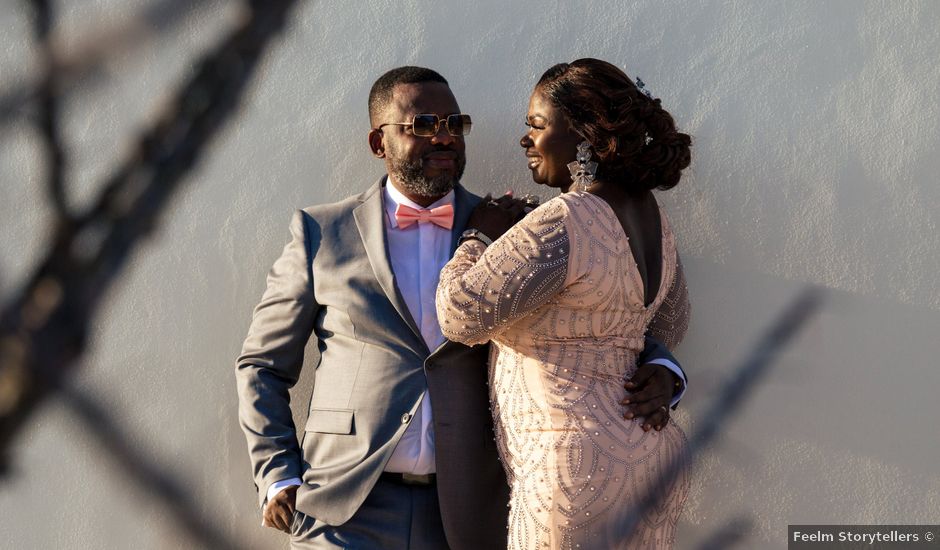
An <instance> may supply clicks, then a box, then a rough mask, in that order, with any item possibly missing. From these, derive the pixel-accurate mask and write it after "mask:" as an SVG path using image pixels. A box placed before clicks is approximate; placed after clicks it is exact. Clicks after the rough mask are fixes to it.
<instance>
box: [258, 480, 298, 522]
mask: <svg viewBox="0 0 940 550" xmlns="http://www.w3.org/2000/svg"><path fill="white" fill-rule="evenodd" d="M296 503H297V486H296V485H293V486H291V487H287V488H286V489H284V490H283V491H281V492H280V493H278V494H276V495H274V498H273V499H271V500H269V501H268V503H267V505H265V507H264V513H263V514H262V517H263V518H264V524H265V525H266V526H268V527H274V528H275V529H279V530H281V531H284V532H285V533H290V527H291V523H293V521H294V506H295V504H296Z"/></svg>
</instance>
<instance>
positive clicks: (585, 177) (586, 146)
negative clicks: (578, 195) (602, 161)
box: [568, 140, 597, 191]
mask: <svg viewBox="0 0 940 550" xmlns="http://www.w3.org/2000/svg"><path fill="white" fill-rule="evenodd" d="M575 158H576V159H578V160H575V161H572V162H569V163H568V170H569V171H570V172H571V180H572V181H574V185H575V190H577V191H587V189H588V187H590V186H591V183H593V182H594V174H595V173H597V163H596V162H594V161H592V160H591V144H590V143H588V142H587V141H586V140H585V141H582V142H581V143H579V144H578V154H577V155H576V156H575Z"/></svg>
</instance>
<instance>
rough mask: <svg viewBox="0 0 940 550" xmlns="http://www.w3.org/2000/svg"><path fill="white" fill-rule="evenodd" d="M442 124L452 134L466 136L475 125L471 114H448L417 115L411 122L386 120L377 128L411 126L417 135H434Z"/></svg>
mask: <svg viewBox="0 0 940 550" xmlns="http://www.w3.org/2000/svg"><path fill="white" fill-rule="evenodd" d="M441 124H443V125H444V127H445V128H447V133H448V134H450V135H452V136H465V135H467V134H469V133H470V128H471V127H472V126H473V122H471V120H470V115H463V114H460V115H447V118H440V117H438V116H437V115H415V116H414V118H413V119H412V120H411V122H386V123H385V124H381V125H379V127H378V128H376V130H381V129H382V127H383V126H410V127H411V133H412V134H414V135H416V136H420V137H433V136H436V135H437V132H438V130H440V128H441Z"/></svg>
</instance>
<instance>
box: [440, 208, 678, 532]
mask: <svg viewBox="0 0 940 550" xmlns="http://www.w3.org/2000/svg"><path fill="white" fill-rule="evenodd" d="M661 216H662V218H661V219H662V224H661V225H662V247H663V255H662V256H663V266H662V272H661V273H662V276H661V282H660V288H659V289H658V292H657V294H656V298H655V300H654V301H653V302H652V303H651V304H650V305H649V307H644V296H643V282H642V279H641V276H640V273H639V271H638V270H637V267H636V263H635V262H634V259H633V255H632V253H631V250H630V246H629V243H628V241H627V237H626V235H625V234H624V231H623V228H622V226H621V224H620V222H619V220H618V219H617V217H616V215H615V214H614V212H613V210H611V208H610V206H608V205H607V203H606V202H605V201H604V200H603V199H600V198H598V197H596V196H594V195H591V194H589V193H584V192H571V193H565V194H563V195H560V196H558V197H555V198H553V199H552V200H550V201H548V202H546V203H545V204H543V205H542V206H540V207H539V208H537V209H536V210H534V211H532V212H531V213H530V214H529V215H528V216H526V217H525V218H524V219H523V220H522V221H520V222H519V223H517V224H516V225H515V226H513V227H512V228H511V229H510V230H509V231H508V232H507V233H506V234H505V235H504V236H503V237H501V238H500V239H498V240H497V241H496V242H494V243H493V244H492V245H490V246H489V247H487V246H485V245H484V244H483V243H481V242H480V241H477V240H468V241H466V242H464V243H463V244H462V245H461V246H460V247H459V248H458V249H457V252H456V254H455V255H454V257H453V259H452V260H451V261H450V262H449V263H448V264H447V265H446V266H445V268H444V270H443V271H442V272H441V278H440V285H439V287H438V291H437V310H438V319H439V320H440V322H441V328H442V330H443V332H444V335H445V336H446V337H447V338H449V339H451V340H455V341H458V342H463V343H466V344H479V343H483V342H486V341H492V342H493V346H492V348H491V349H492V351H491V357H490V367H489V369H490V370H489V377H490V403H491V409H492V412H493V419H494V424H495V428H496V440H497V445H498V448H499V454H500V457H501V459H502V461H503V466H504V468H505V469H506V474H507V478H508V480H509V483H510V486H511V496H510V509H509V541H508V547H509V548H512V549H527V550H528V549H532V548H559V549H569V548H571V549H575V548H582V549H589V548H591V549H608V548H671V547H672V545H673V542H674V534H675V528H676V523H677V521H678V518H679V514H680V512H681V509H682V505H683V504H684V502H685V499H686V496H687V493H688V486H689V478H688V472H686V471H683V472H682V473H681V474H680V475H679V477H678V478H677V479H676V481H675V483H673V484H672V486H670V487H668V488H667V490H666V491H665V492H663V494H661V495H660V499H659V501H658V504H657V506H654V507H653V508H652V509H651V510H649V511H648V512H647V513H646V514H645V515H644V516H643V517H642V519H641V521H640V524H639V527H637V530H636V531H635V532H634V533H633V536H630V534H629V533H625V532H624V531H625V528H624V525H625V523H626V522H627V521H626V517H627V516H628V514H630V513H631V512H632V511H633V510H634V506H635V505H636V504H637V502H638V501H639V500H640V499H641V498H643V497H644V496H645V494H646V492H647V491H648V487H649V485H650V484H651V483H653V482H654V481H655V480H656V479H657V476H658V474H659V473H660V472H661V471H662V470H663V469H664V468H665V467H666V466H667V465H668V464H669V463H670V461H672V460H674V459H675V458H676V457H677V456H679V455H680V454H681V453H683V452H684V449H685V435H684V434H683V432H682V430H681V429H680V428H679V427H678V426H676V424H675V423H674V422H672V421H670V422H669V424H668V425H667V426H666V427H665V428H664V429H663V430H662V431H659V432H657V431H655V430H650V431H649V432H644V431H643V430H642V428H641V420H639V419H635V420H625V419H624V418H623V412H624V406H623V405H621V404H620V400H621V399H623V398H624V397H625V396H626V394H627V392H626V390H624V388H623V379H624V377H625V376H629V375H631V374H632V373H633V371H634V370H635V368H636V366H635V363H636V357H637V354H638V353H639V352H640V351H642V349H643V345H644V339H643V337H644V334H645V333H646V331H647V328H649V329H650V331H651V336H653V337H655V338H657V339H659V340H660V341H661V342H663V343H664V344H666V345H667V347H670V348H671V347H672V346H675V345H676V344H677V343H678V342H679V340H681V338H682V336H683V335H684V334H685V330H686V328H687V326H688V313H689V307H688V294H687V290H686V286H685V281H684V278H683V275H682V270H681V265H679V263H678V259H677V256H676V248H675V239H674V237H673V234H672V232H671V231H670V229H669V224H668V221H667V220H666V217H665V215H664V214H662V212H661Z"/></svg>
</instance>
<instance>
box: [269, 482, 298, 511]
mask: <svg viewBox="0 0 940 550" xmlns="http://www.w3.org/2000/svg"><path fill="white" fill-rule="evenodd" d="M303 483H304V482H303V480H302V479H300V478H299V477H292V478H290V479H282V480H281V481H275V482H274V483H272V484H271V486H270V487H268V494H267V496H266V497H265V499H264V505H265V506H267V504H268V501H269V500H271V499H272V498H274V497H275V496H276V495H277V494H278V493H280V492H281V491H283V490H284V489H286V488H288V487H293V486H295V485H303Z"/></svg>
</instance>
